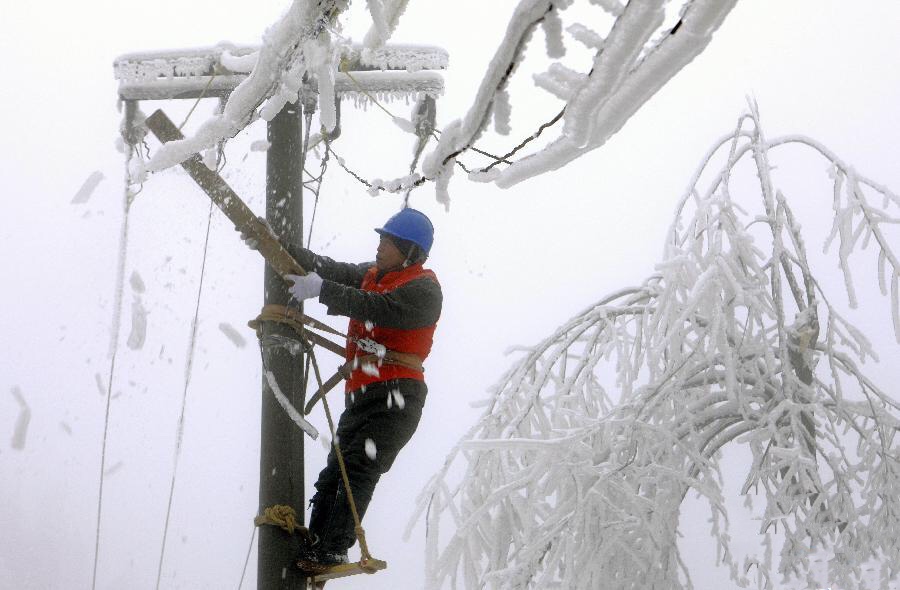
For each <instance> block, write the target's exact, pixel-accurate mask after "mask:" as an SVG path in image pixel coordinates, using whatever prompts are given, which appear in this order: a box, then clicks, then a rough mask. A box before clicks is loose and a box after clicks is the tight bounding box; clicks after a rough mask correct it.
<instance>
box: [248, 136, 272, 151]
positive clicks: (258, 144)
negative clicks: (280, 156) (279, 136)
mask: <svg viewBox="0 0 900 590" xmlns="http://www.w3.org/2000/svg"><path fill="white" fill-rule="evenodd" d="M270 147H272V144H271V143H269V142H268V141H266V140H265V139H259V140H257V141H254V142H253V143H251V144H250V151H251V152H267V151H269V148H270Z"/></svg>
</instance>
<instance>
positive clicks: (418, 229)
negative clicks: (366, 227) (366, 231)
mask: <svg viewBox="0 0 900 590" xmlns="http://www.w3.org/2000/svg"><path fill="white" fill-rule="evenodd" d="M375 231H377V232H378V233H379V234H381V235H388V236H393V237H395V238H400V239H401V240H406V241H408V242H412V243H413V244H415V245H416V246H418V247H419V248H421V249H422V252H423V253H424V254H426V255H427V254H428V252H429V250H431V245H432V244H433V243H434V226H433V225H431V220H430V219H428V217H427V216H426V215H425V214H424V213H422V212H421V211H418V210H416V209H410V208H409V207H407V208H406V209H402V210H401V211H400V213H397V214H396V215H394V216H393V217H391V218H390V219H388V220H387V221H386V222H385V224H384V227H381V228H375Z"/></svg>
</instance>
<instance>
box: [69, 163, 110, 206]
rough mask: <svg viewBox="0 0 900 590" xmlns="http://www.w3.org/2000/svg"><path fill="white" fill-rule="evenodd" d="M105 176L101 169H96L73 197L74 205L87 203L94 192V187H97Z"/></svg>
mask: <svg viewBox="0 0 900 590" xmlns="http://www.w3.org/2000/svg"><path fill="white" fill-rule="evenodd" d="M104 178H105V176H103V173H102V172H100V171H99V170H95V171H94V172H92V173H91V175H90V176H88V177H87V180H85V181H84V184H82V185H81V188H80V189H78V192H77V193H75V196H74V197H72V201H71V203H72V204H73V205H80V204H82V203H87V202H88V200H90V198H91V195H92V194H94V189H96V188H97V185H99V184H100V183H101V182H102V181H103V179H104Z"/></svg>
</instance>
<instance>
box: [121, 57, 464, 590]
mask: <svg viewBox="0 0 900 590" xmlns="http://www.w3.org/2000/svg"><path fill="white" fill-rule="evenodd" d="M256 49H257V48H254V47H229V48H227V50H228V51H229V52H230V53H231V54H232V55H233V56H241V55H248V54H250V53H253V52H254V51H255V50H256ZM223 51H225V48H223V47H222V46H217V47H211V48H199V49H192V50H184V51H177V52H176V51H159V52H145V53H133V54H127V55H123V56H120V57H119V58H117V59H116V61H115V63H114V68H115V71H116V77H117V79H118V80H119V98H120V99H121V100H122V101H124V102H125V104H126V105H127V107H128V108H127V112H131V113H134V112H135V111H136V108H137V104H138V102H139V101H158V100H177V99H185V100H187V99H190V100H197V99H201V98H222V97H227V96H228V95H229V94H230V93H231V92H232V91H233V90H234V89H235V88H236V87H237V86H238V85H239V84H240V83H241V82H242V81H243V80H244V79H246V77H247V75H246V74H243V73H235V72H228V71H227V70H226V69H225V68H224V66H223V64H222V63H221V59H220V58H221V55H222V52H223ZM379 51H380V54H379V55H380V56H381V65H380V66H378V67H376V66H373V65H369V64H365V63H363V62H362V61H361V59H360V54H361V51H360V50H359V49H354V50H353V52H352V54H351V55H349V56H348V57H346V59H345V62H344V67H343V69H342V74H341V75H339V76H338V77H337V78H336V79H335V92H336V95H337V96H338V97H340V96H353V95H355V96H357V97H359V98H360V99H365V100H371V99H372V96H373V95H377V94H379V93H390V94H391V95H392V96H404V95H405V96H406V97H407V98H412V99H416V100H427V101H431V104H433V101H434V100H435V97H437V96H438V95H440V94H441V93H442V91H443V78H442V77H441V75H440V74H439V73H437V72H434V71H428V70H442V69H445V68H446V67H447V54H446V52H445V51H444V50H442V49H440V48H435V47H420V46H394V47H392V46H386V47H384V48H382V49H380V50H379ZM410 55H414V56H415V59H414V60H412V61H410V60H411V58H410ZM413 66H414V67H413ZM407 67H410V69H411V70H412V71H406V70H407ZM379 69H383V70H394V71H392V72H391V73H390V75H389V76H384V75H383V72H382V71H379ZM351 71H352V72H353V74H352V75H351V74H350V72H351ZM302 103H303V101H302V100H298V101H297V102H296V103H295V104H287V105H285V107H284V108H283V109H282V110H281V112H280V113H279V114H278V115H276V116H275V117H274V118H273V119H272V121H271V122H269V123H268V127H267V138H268V142H269V144H270V145H269V149H268V152H267V158H266V220H267V221H268V223H269V224H270V225H271V226H272V228H273V229H274V230H275V233H276V234H277V235H278V236H279V238H280V240H281V243H282V244H285V245H292V246H301V245H302V242H303V169H304V157H305V154H304V152H303V143H302V123H301V121H302V114H303V113H302V111H303V108H304V107H303V106H302ZM433 112H434V109H433V108H432V109H431V113H432V116H433ZM151 121H152V123H151ZM165 122H167V125H165V124H164V123H165ZM147 123H148V126H149V127H151V128H152V129H153V130H154V133H155V134H156V135H157V137H159V138H160V140H161V141H171V140H173V139H179V138H180V137H181V134H180V132H179V131H178V130H177V128H175V126H174V125H173V124H172V123H171V121H169V120H168V118H167V117H165V115H164V114H163V113H162V112H161V111H159V114H158V115H157V114H154V115H151V116H150V117H148V119H147ZM163 128H165V132H164V133H163ZM163 136H165V137H163ZM182 166H184V167H185V169H186V170H188V173H189V174H190V176H191V177H192V178H193V179H194V180H195V181H197V183H198V184H199V185H200V187H201V188H202V189H203V191H204V192H205V193H206V194H207V195H208V196H209V197H210V198H212V199H213V201H214V202H216V204H217V205H218V206H219V207H220V208H221V209H222V210H223V212H225V214H226V216H228V217H229V219H231V220H232V222H234V223H235V224H236V226H237V227H241V226H243V227H244V228H250V227H253V226H259V227H257V228H255V229H254V231H256V230H259V231H262V225H261V224H260V223H259V222H258V221H257V220H256V219H255V217H254V214H253V212H252V211H250V210H249V209H248V208H247V207H246V205H245V204H244V203H243V201H241V199H240V197H239V196H238V195H236V194H235V193H234V191H233V190H232V189H231V188H230V187H229V186H228V185H227V183H226V182H225V181H224V180H223V179H222V178H221V177H220V176H219V175H218V174H217V173H216V172H214V171H210V170H209V169H207V168H206V167H205V166H204V165H203V164H202V162H201V160H200V158H199V157H198V156H196V155H195V156H193V157H192V158H191V160H189V161H187V162H185V163H184V164H182ZM263 250H265V248H260V253H261V254H263V255H264V257H265V258H266V260H267V262H268V263H269V264H267V265H266V268H265V275H264V279H263V280H264V301H265V303H266V304H277V305H287V304H288V303H289V301H290V295H289V292H288V290H287V287H288V286H289V285H287V284H286V283H285V281H284V280H282V279H281V275H282V274H285V273H288V274H289V273H291V272H293V270H292V267H293V266H294V265H296V262H294V261H293V260H291V259H290V256H288V255H287V254H286V252H284V250H283V249H282V248H281V246H280V245H278V244H277V243H274V242H273V243H272V244H271V249H270V250H269V251H268V252H264V251H263ZM276 250H277V251H276ZM261 324H262V328H261V329H262V333H261V338H260V347H261V353H262V359H263V367H262V368H263V379H262V389H263V391H262V418H261V432H260V469H259V512H258V513H257V514H258V515H261V514H263V511H264V510H265V509H266V508H269V507H272V506H275V505H279V504H280V505H288V506H290V507H292V508H294V510H295V511H296V513H297V521H298V522H297V523H298V524H302V523H303V514H304V504H305V498H304V477H303V473H304V464H303V451H304V444H303V433H302V432H301V430H300V429H299V428H297V426H296V425H294V424H293V422H292V421H291V419H290V418H289V417H288V415H287V414H286V413H285V411H284V409H282V408H281V406H280V405H279V403H278V401H277V400H276V397H275V395H274V394H273V392H272V388H271V386H270V384H269V379H270V378H271V379H272V380H273V381H274V383H276V384H277V387H278V389H280V390H281V392H282V393H283V394H284V395H285V396H287V398H288V399H289V401H290V402H291V404H292V405H293V406H294V408H301V409H302V408H303V407H304V401H305V400H304V396H305V390H304V386H305V384H306V381H307V379H306V375H304V367H305V362H304V360H305V359H304V351H303V350H302V346H301V344H300V342H299V341H298V339H297V336H296V334H295V333H294V332H293V331H292V329H291V328H288V327H286V326H284V325H281V324H278V323H276V322H262V323H261ZM258 531H259V533H258V562H257V587H258V589H259V590H296V589H302V588H305V587H306V583H307V579H306V577H305V576H303V575H302V574H301V573H300V570H299V569H298V568H296V567H295V566H294V559H295V558H296V555H297V550H298V542H299V538H298V537H297V535H290V534H288V533H287V532H285V531H284V530H282V529H281V528H279V527H276V526H261V527H259V529H258Z"/></svg>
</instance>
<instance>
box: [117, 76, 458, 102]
mask: <svg viewBox="0 0 900 590" xmlns="http://www.w3.org/2000/svg"><path fill="white" fill-rule="evenodd" d="M246 78H247V76H246V74H227V75H217V76H204V75H198V76H187V77H172V78H153V79H145V80H134V81H128V82H122V83H121V84H120V85H119V96H120V97H121V98H122V99H124V100H169V99H173V98H198V97H200V96H205V97H214V96H228V95H229V94H230V93H231V92H232V91H234V89H235V88H237V86H238V85H239V84H240V83H241V82H243V81H244V80H245V79H246ZM311 88H315V86H312V87H311ZM334 92H335V94H336V95H337V96H338V98H340V99H344V98H348V99H351V100H353V101H354V102H366V101H370V100H371V99H372V98H376V99H377V100H379V101H383V102H390V101H393V100H410V101H415V100H419V99H421V98H422V97H424V96H431V97H433V98H437V97H439V96H440V95H441V94H443V92H444V79H443V76H441V74H440V73H438V72H429V71H420V72H404V71H392V72H368V71H362V72H354V73H353V74H352V78H350V77H349V76H347V75H346V74H342V73H340V72H339V73H337V74H336V75H335V80H334Z"/></svg>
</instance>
